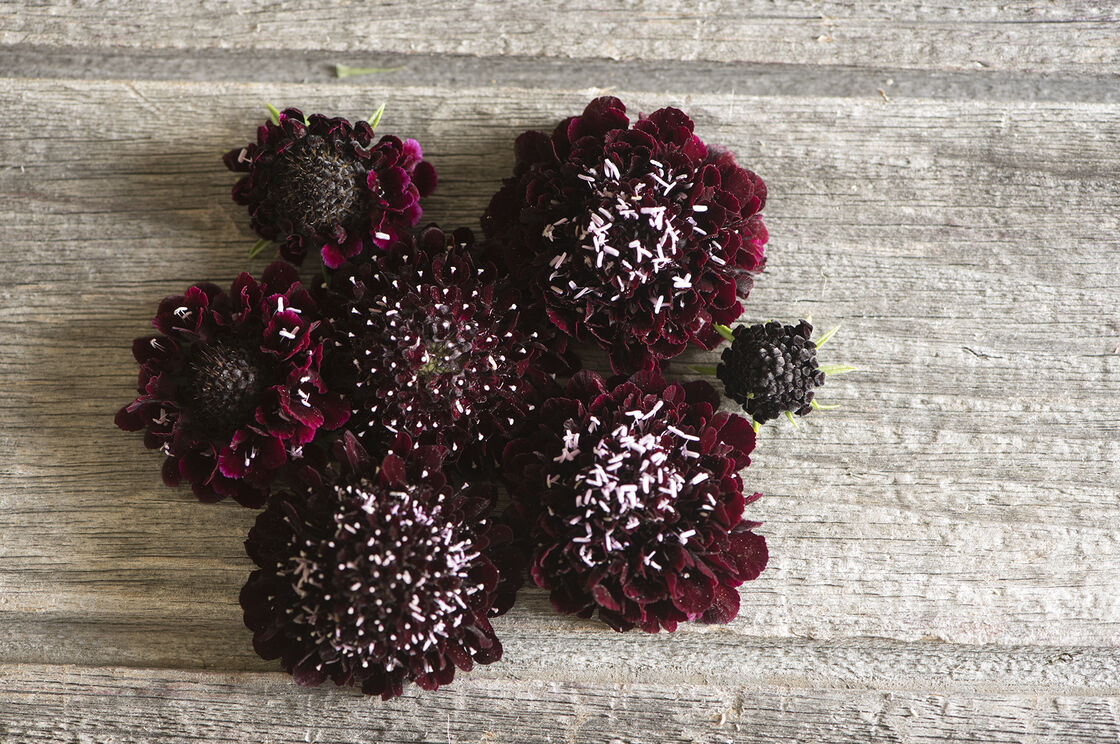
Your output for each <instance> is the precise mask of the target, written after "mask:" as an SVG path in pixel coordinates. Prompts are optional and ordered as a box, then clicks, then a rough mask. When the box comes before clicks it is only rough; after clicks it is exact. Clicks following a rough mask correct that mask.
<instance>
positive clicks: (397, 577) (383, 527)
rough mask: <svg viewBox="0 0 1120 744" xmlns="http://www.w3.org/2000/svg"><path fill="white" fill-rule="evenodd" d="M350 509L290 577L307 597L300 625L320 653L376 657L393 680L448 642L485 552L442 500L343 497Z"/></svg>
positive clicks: (351, 491)
mask: <svg viewBox="0 0 1120 744" xmlns="http://www.w3.org/2000/svg"><path fill="white" fill-rule="evenodd" d="M337 490H338V495H339V497H340V498H341V499H343V500H344V501H347V502H348V503H349V507H350V508H347V509H345V510H343V511H340V512H339V513H338V514H336V515H335V532H334V534H333V535H332V536H331V537H330V538H328V539H326V540H324V541H323V542H313V541H306V542H304V541H301V544H299V545H294V546H293V547H294V548H298V550H293V556H292V558H290V559H289V561H288V565H287V569H286V572H287V573H288V575H289V577H290V578H291V580H292V588H293V589H294V590H295V592H296V594H297V595H298V596H299V597H300V600H301V604H300V606H299V607H298V608H297V609H296V613H297V617H296V618H295V621H296V622H298V623H301V624H304V625H306V626H308V631H309V633H310V634H311V636H312V638H313V639H314V640H315V641H316V643H317V645H320V646H326V647H329V648H331V649H333V650H334V651H335V652H337V653H338V654H339V655H341V656H343V657H347V658H350V659H352V660H355V661H357V660H362V659H369V658H370V656H371V655H374V654H373V652H372V651H371V649H375V650H376V652H377V655H379V656H381V659H382V662H383V665H384V667H385V669H386V670H387V671H391V670H392V669H393V668H395V667H397V666H400V665H401V664H402V663H403V660H404V659H407V658H408V657H409V656H410V655H412V654H414V653H416V652H422V651H426V650H428V649H429V648H431V647H432V646H433V645H435V644H438V643H439V642H440V640H441V639H443V638H446V637H447V636H448V635H449V634H450V632H451V631H452V629H453V628H455V627H457V626H458V625H459V624H460V623H461V622H462V620H461V616H462V615H464V614H466V612H467V607H468V605H469V597H470V595H472V594H474V593H475V592H477V591H479V590H480V589H481V588H482V587H480V586H478V585H475V584H471V583H469V572H470V570H471V566H472V565H473V562H474V560H475V559H476V558H477V557H478V552H477V551H476V550H474V549H473V547H474V546H473V541H472V540H471V538H470V535H469V534H468V533H467V532H466V531H465V530H464V529H463V528H462V527H460V526H456V525H455V524H454V523H452V522H450V521H448V520H447V519H446V518H445V517H444V516H443V512H442V509H441V507H440V506H439V502H442V500H443V499H442V497H436V498H437V499H438V502H437V503H436V504H435V505H432V504H425V503H424V502H423V501H422V500H421V499H419V498H417V496H416V495H415V494H413V493H410V492H408V491H393V492H390V493H388V494H385V493H377V492H367V491H365V490H364V489H363V488H360V487H359V488H354V487H352V486H347V487H346V488H344V489H343V488H338V489H337Z"/></svg>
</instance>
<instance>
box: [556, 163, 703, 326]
mask: <svg viewBox="0 0 1120 744" xmlns="http://www.w3.org/2000/svg"><path fill="white" fill-rule="evenodd" d="M650 168H651V170H650V172H649V173H648V174H646V175H645V176H644V177H639V178H626V179H624V178H622V177H621V175H620V173H619V171H618V168H617V166H615V165H614V163H613V162H612V161H610V160H606V161H604V162H603V164H602V166H601V172H599V171H597V170H595V169H589V172H588V173H586V174H581V175H580V176H579V178H580V179H581V180H583V181H585V182H586V183H587V185H588V187H589V189H590V191H591V194H590V198H589V199H588V200H587V202H586V203H585V207H584V211H585V216H584V217H581V218H579V220H576V221H572V220H570V219H568V218H563V219H561V220H558V221H557V222H554V223H552V224H549V225H546V226H545V229H544V232H543V236H544V237H545V238H547V239H548V240H550V241H553V242H556V241H557V240H559V241H560V243H561V245H562V246H563V247H562V249H561V250H562V252H561V253H560V254H559V255H557V256H554V257H553V259H552V260H551V262H550V266H551V267H552V269H553V271H552V273H551V274H550V276H549V283H550V285H551V287H550V291H551V292H552V294H553V295H555V296H557V297H561V298H565V299H567V300H568V301H571V302H577V301H583V300H584V298H585V297H587V296H588V295H591V297H593V298H595V299H598V300H606V301H608V302H617V301H618V300H619V299H621V298H630V297H632V296H633V295H634V294H635V292H636V291H637V290H638V289H639V288H640V287H642V286H643V285H646V284H651V283H653V282H654V281H656V280H660V279H663V280H664V282H663V283H664V284H665V292H664V293H663V295H662V298H661V301H660V302H661V303H666V302H670V301H671V298H672V296H673V295H675V294H677V293H679V292H681V291H684V290H687V289H689V288H690V287H691V286H692V283H691V282H692V277H691V276H690V275H688V274H686V273H682V271H681V270H680V268H681V267H680V266H679V258H680V253H681V251H680V249H679V248H678V245H680V244H682V243H684V242H685V241H686V240H688V239H689V238H690V232H689V231H691V230H692V228H693V227H695V225H692V226H690V225H688V224H682V223H683V222H684V221H685V220H683V219H682V218H681V215H682V213H684V212H685V210H686V209H688V204H687V196H686V194H687V190H688V189H690V188H691V187H692V184H690V183H685V181H686V179H687V176H686V175H684V174H680V175H674V174H673V172H672V171H671V170H670V169H668V168H666V167H665V166H664V165H663V164H661V163H659V162H657V161H651V164H650ZM688 219H689V220H691V218H690V217H689V218H688ZM692 222H693V223H694V222H695V221H694V220H692ZM697 229H698V228H697ZM658 309H660V308H658Z"/></svg>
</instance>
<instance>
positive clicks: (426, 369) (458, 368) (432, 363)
mask: <svg viewBox="0 0 1120 744" xmlns="http://www.w3.org/2000/svg"><path fill="white" fill-rule="evenodd" d="M433 309H434V311H435V313H434V315H433V316H432V317H431V318H430V319H429V322H428V324H427V327H426V328H425V329H424V331H423V332H422V334H421V343H422V344H423V346H424V356H423V357H421V359H422V360H423V361H422V362H421V365H420V367H419V368H418V369H417V370H416V374H417V376H418V377H419V378H420V379H421V380H422V381H424V382H427V381H428V380H430V379H432V378H433V377H438V376H439V375H444V374H461V373H462V372H463V366H464V363H465V361H466V360H467V359H468V358H469V356H470V354H471V352H472V350H473V348H474V344H473V339H474V337H475V334H476V333H477V331H478V324H477V323H476V322H474V321H473V320H465V319H457V318H453V317H451V315H450V310H451V308H450V307H448V306H447V305H443V304H439V305H436V306H435V307H434V308H433Z"/></svg>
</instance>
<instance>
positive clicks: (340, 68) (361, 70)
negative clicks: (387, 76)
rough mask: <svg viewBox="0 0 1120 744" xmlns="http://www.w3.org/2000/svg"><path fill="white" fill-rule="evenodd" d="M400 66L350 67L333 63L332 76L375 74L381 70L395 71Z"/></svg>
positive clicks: (345, 76)
mask: <svg viewBox="0 0 1120 744" xmlns="http://www.w3.org/2000/svg"><path fill="white" fill-rule="evenodd" d="M400 69H403V68H401V67H351V66H350V65H335V66H334V76H335V77H337V78H348V77H355V76H357V75H376V74H378V73H381V72H396V71H397V70H400Z"/></svg>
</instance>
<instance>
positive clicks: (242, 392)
mask: <svg viewBox="0 0 1120 744" xmlns="http://www.w3.org/2000/svg"><path fill="white" fill-rule="evenodd" d="M266 366H267V363H266V361H265V360H264V358H263V356H262V355H261V354H260V353H259V352H256V351H253V350H251V349H245V348H241V347H239V346H236V345H233V344H230V343H226V342H223V341H218V342H215V343H198V344H195V345H194V346H193V347H192V348H191V351H190V361H189V364H188V366H187V372H186V377H187V379H186V389H187V391H188V395H189V397H190V398H191V400H192V401H193V402H194V403H195V405H194V406H193V407H192V410H193V411H194V412H195V415H196V417H202V420H200V421H196V422H195V423H196V424H197V425H199V427H200V428H205V429H217V430H219V431H232V430H233V429H236V428H237V427H238V426H239V425H240V424H242V423H243V422H244V421H246V420H247V419H248V418H249V414H250V413H251V412H252V411H253V409H254V408H256V405H257V403H258V401H259V399H260V395H261V393H262V392H264V390H265V388H266V387H267V386H268V380H267V379H266V378H267V377H269V373H268V370H267V369H266Z"/></svg>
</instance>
